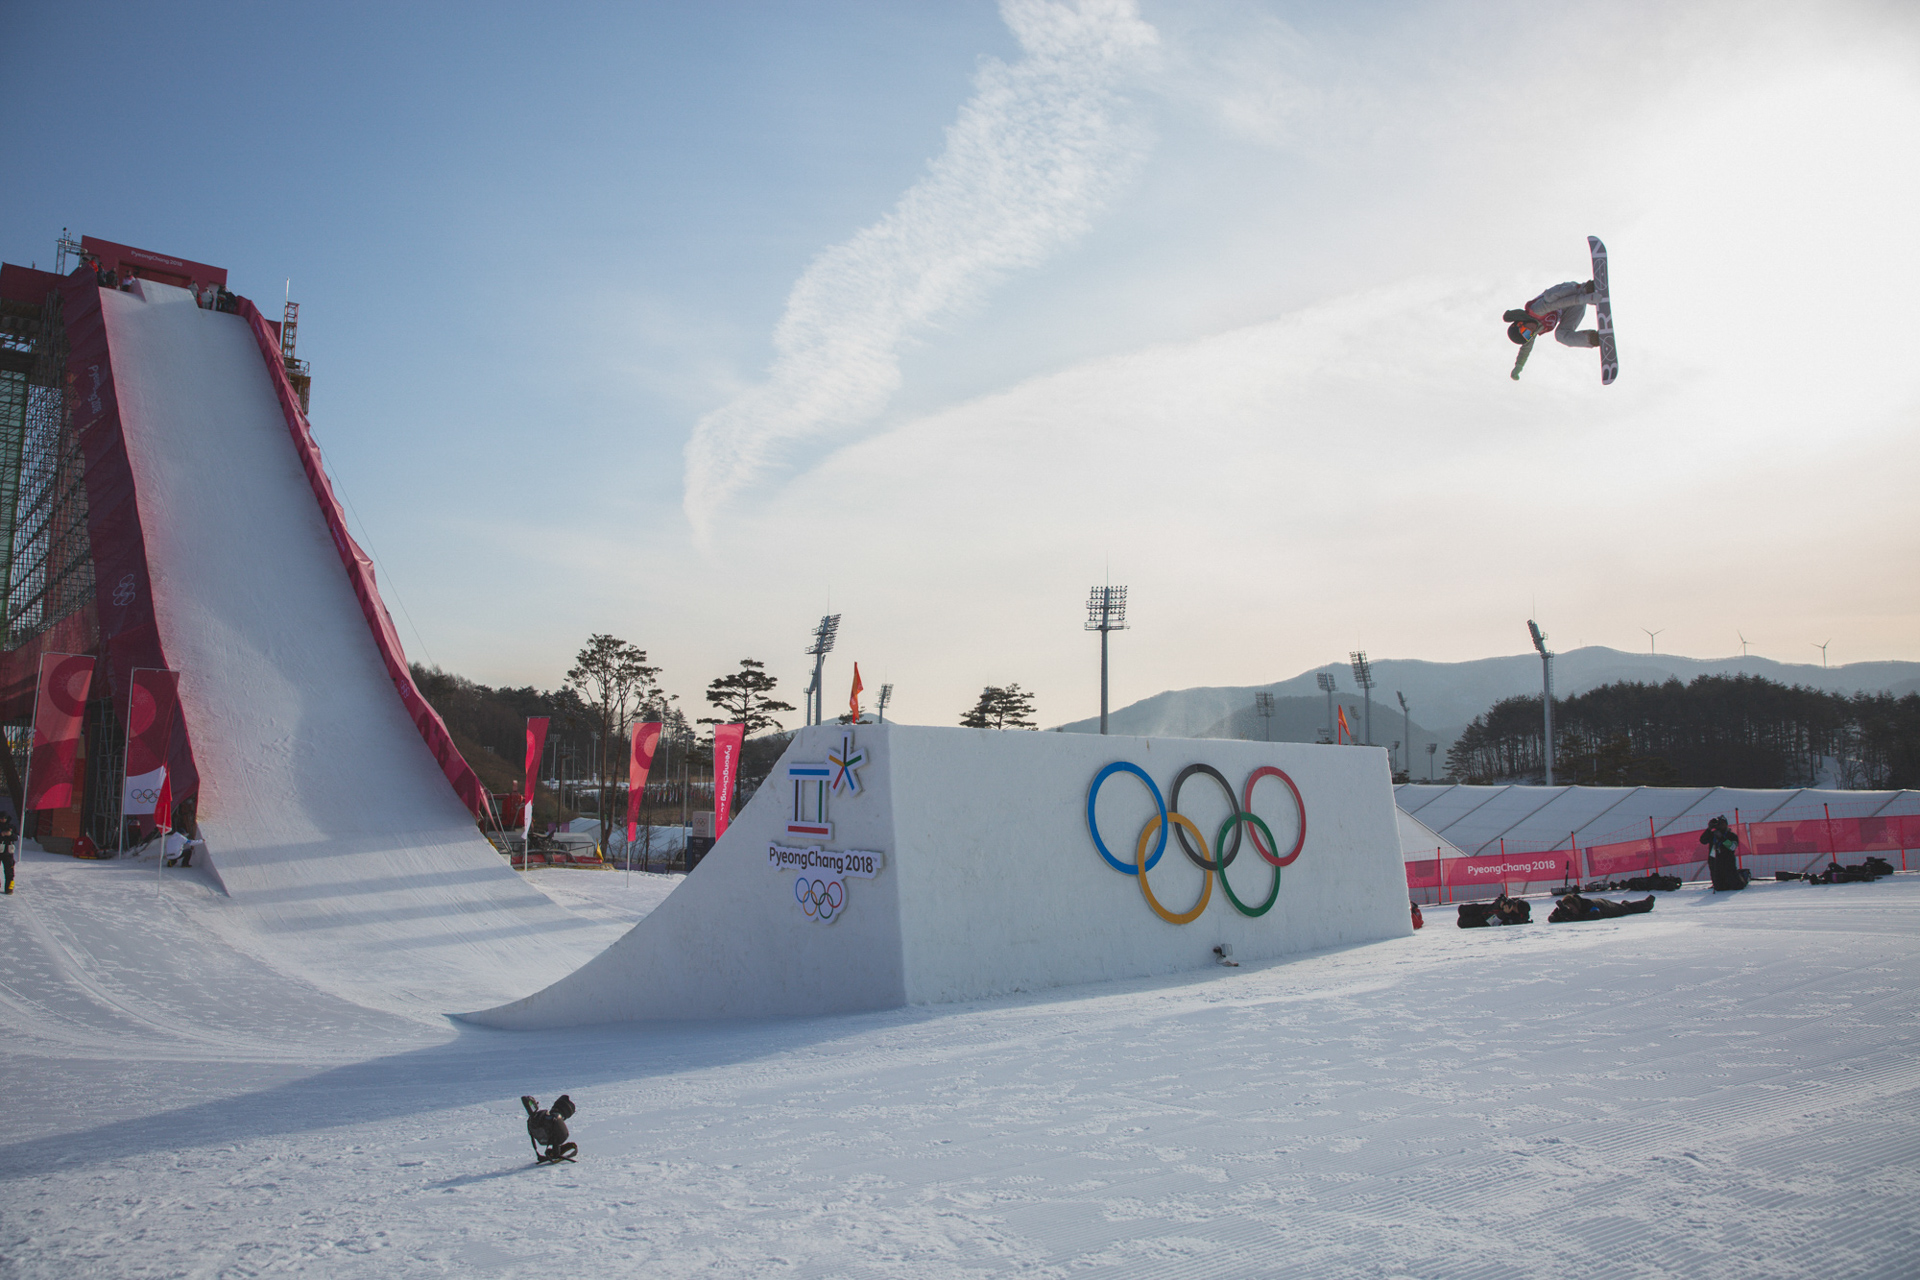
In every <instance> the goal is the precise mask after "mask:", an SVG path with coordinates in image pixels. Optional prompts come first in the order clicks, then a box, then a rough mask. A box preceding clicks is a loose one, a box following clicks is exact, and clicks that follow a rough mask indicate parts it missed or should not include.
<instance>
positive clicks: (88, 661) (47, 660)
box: [27, 653, 93, 809]
mask: <svg viewBox="0 0 1920 1280" xmlns="http://www.w3.org/2000/svg"><path fill="white" fill-rule="evenodd" d="M92 686H93V659H92V658H91V657H89V656H88V655H86V654H79V653H43V654H41V655H40V687H39V689H38V691H37V692H36V693H35V695H34V700H33V754H32V755H30V756H29V757H28V758H27V808H29V809H65V808H69V807H71V806H72V804H73V781H74V779H73V775H74V767H73V766H74V762H75V760H77V759H78V758H79V754H80V732H81V729H82V728H83V727H84V725H85V722H86V716H87V690H88V689H90V688H91V687H92Z"/></svg>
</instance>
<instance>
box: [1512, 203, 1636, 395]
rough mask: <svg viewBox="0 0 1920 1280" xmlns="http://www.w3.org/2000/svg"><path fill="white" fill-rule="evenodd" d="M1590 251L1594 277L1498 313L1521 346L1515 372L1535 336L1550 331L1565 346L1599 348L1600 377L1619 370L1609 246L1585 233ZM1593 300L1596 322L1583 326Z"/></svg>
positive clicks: (1605, 380) (1515, 373)
mask: <svg viewBox="0 0 1920 1280" xmlns="http://www.w3.org/2000/svg"><path fill="white" fill-rule="evenodd" d="M1587 247H1588V249H1589V251H1590V252H1591V254H1592V257H1593V279H1591V280H1588V281H1587V282H1586V283H1584V284H1581V283H1578V282H1576V281H1573V280H1569V281H1567V282H1566V283H1565V284H1556V285H1554V286H1553V287H1552V288H1550V289H1546V290H1543V291H1542V292H1541V293H1540V295H1539V296H1538V297H1536V298H1535V299H1534V300H1533V301H1531V302H1529V303H1528V304H1527V305H1526V306H1524V307H1516V308H1515V309H1513V310H1511V311H1509V312H1507V313H1506V314H1505V315H1503V316H1502V317H1501V319H1503V320H1505V321H1506V322H1507V337H1508V338H1509V339H1510V340H1511V341H1512V342H1513V343H1514V344H1515V345H1516V346H1518V347H1519V348H1520V355H1519V357H1518V358H1516V359H1515V360H1514V362H1513V375H1512V376H1513V378H1514V380H1515V381H1518V380H1519V378H1520V370H1522V369H1524V368H1525V367H1526V364H1527V357H1528V356H1530V355H1532V354H1533V343H1534V339H1536V338H1538V337H1540V336H1541V335H1542V334H1548V333H1551V334H1552V335H1553V336H1554V340H1555V341H1557V342H1559V343H1560V344H1561V345H1562V346H1568V347H1598V348H1600V381H1601V382H1602V383H1610V382H1612V381H1613V379H1614V375H1615V374H1616V373H1618V372H1619V369H1620V358H1619V355H1618V353H1617V352H1616V350H1615V348H1614V345H1613V302H1612V298H1611V297H1610V295H1609V294H1608V288H1607V247H1606V246H1605V245H1603V244H1601V243H1600V241H1599V240H1598V239H1596V238H1595V237H1593V236H1588V237H1587ZM1589 305H1591V306H1592V307H1593V309H1594V316H1595V320H1596V323H1597V326H1598V327H1597V328H1593V329H1582V328H1581V327H1580V322H1581V321H1582V320H1584V319H1585V318H1586V315H1587V307H1588V306H1589Z"/></svg>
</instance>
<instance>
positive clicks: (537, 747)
mask: <svg viewBox="0 0 1920 1280" xmlns="http://www.w3.org/2000/svg"><path fill="white" fill-rule="evenodd" d="M547 720H548V717H546V716H528V717H527V775H526V781H525V782H523V783H522V784H521V786H522V787H524V788H525V791H526V794H525V795H523V796H522V797H521V800H522V801H523V802H524V803H525V805H526V811H525V816H526V822H525V823H524V825H523V826H522V827H521V834H522V835H523V836H524V835H530V834H532V832H533V792H534V788H536V787H538V786H539V785H540V757H541V756H542V755H544V754H545V753H546V750H547Z"/></svg>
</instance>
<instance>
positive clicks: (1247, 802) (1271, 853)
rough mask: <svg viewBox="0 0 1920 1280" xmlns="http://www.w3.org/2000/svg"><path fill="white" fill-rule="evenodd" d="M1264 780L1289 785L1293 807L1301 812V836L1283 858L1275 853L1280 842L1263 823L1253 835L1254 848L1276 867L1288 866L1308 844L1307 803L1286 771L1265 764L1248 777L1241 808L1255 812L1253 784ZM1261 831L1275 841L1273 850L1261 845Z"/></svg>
mask: <svg viewBox="0 0 1920 1280" xmlns="http://www.w3.org/2000/svg"><path fill="white" fill-rule="evenodd" d="M1262 778H1278V779H1280V781H1282V782H1284V783H1286V784H1287V790H1288V791H1291V792H1292V793H1293V806H1294V808H1296V809H1298V810H1299V811H1300V834H1299V835H1297V836H1295V837H1294V840H1293V848H1292V849H1291V850H1289V851H1288V853H1287V856H1286V857H1284V858H1282V857H1280V856H1279V855H1278V854H1277V853H1276V852H1275V850H1277V849H1278V848H1279V847H1280V842H1279V841H1278V840H1273V832H1271V831H1267V828H1266V824H1265V823H1262V824H1261V826H1260V828H1259V830H1257V831H1254V832H1252V833H1251V834H1252V836H1253V847H1254V849H1255V850H1256V851H1257V852H1258V853H1259V854H1260V856H1261V857H1263V858H1265V859H1266V860H1267V861H1268V862H1271V863H1272V864H1273V865H1274V866H1276V867H1284V866H1288V865H1290V864H1291V863H1292V862H1293V860H1294V859H1295V858H1297V857H1299V856H1300V850H1302V849H1303V848H1305V847H1306V844H1307V802H1306V801H1305V800H1302V799H1301V798H1300V788H1298V787H1296V786H1294V785H1293V779H1292V778H1289V777H1288V776H1287V775H1286V773H1285V772H1284V771H1282V770H1280V769H1276V768H1274V767H1273V766H1272V765H1270V764H1263V765H1261V766H1260V767H1259V768H1258V769H1255V770H1254V771H1253V772H1252V773H1250V774H1248V775H1247V789H1246V791H1245V792H1243V793H1242V794H1241V797H1240V807H1241V808H1242V809H1244V810H1246V811H1247V812H1248V813H1252V812H1253V784H1254V783H1256V782H1258V781H1260V779H1262ZM1261 831H1267V839H1269V840H1273V848H1271V849H1270V848H1268V847H1267V846H1266V845H1264V844H1261V843H1260V832H1261Z"/></svg>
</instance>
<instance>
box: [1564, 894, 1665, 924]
mask: <svg viewBox="0 0 1920 1280" xmlns="http://www.w3.org/2000/svg"><path fill="white" fill-rule="evenodd" d="M1651 910H1653V895H1652V894H1648V895H1647V896H1646V897H1644V898H1642V899H1641V900H1640V901H1638V902H1609V901H1608V900H1607V899H1605V898H1583V897H1581V896H1580V895H1579V894H1577V893H1570V894H1568V895H1567V896H1566V897H1564V898H1562V899H1560V905H1559V906H1557V907H1555V908H1554V909H1553V914H1552V915H1550V916H1548V917H1547V923H1548V924H1566V923H1567V922H1569V921H1578V920H1613V919H1616V918H1618V917H1620V916H1632V915H1639V914H1640V913H1641V912H1643V911H1651Z"/></svg>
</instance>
